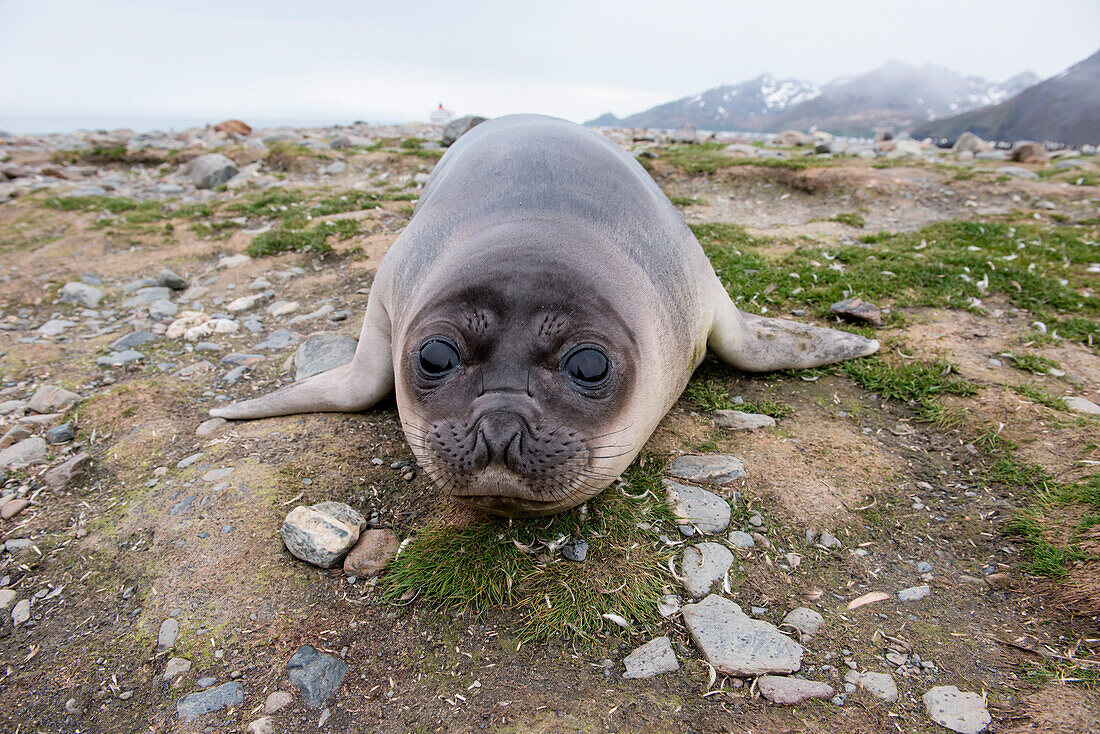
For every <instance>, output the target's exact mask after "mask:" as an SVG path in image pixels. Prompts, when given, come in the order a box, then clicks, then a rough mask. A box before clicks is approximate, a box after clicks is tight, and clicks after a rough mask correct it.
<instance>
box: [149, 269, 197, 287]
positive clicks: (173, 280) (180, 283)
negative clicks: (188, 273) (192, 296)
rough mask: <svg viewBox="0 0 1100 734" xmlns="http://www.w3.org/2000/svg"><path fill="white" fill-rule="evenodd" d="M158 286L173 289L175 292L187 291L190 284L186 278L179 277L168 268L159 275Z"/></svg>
mask: <svg viewBox="0 0 1100 734" xmlns="http://www.w3.org/2000/svg"><path fill="white" fill-rule="evenodd" d="M157 285H159V286H163V287H164V288H171V289H172V290H174V291H184V290H187V287H188V286H189V285H190V283H188V282H187V278H184V277H183V276H182V275H177V274H176V273H174V272H172V271H171V270H169V269H168V268H165V269H164V270H162V271H160V273H158V274H157Z"/></svg>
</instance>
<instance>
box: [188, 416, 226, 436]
mask: <svg viewBox="0 0 1100 734" xmlns="http://www.w3.org/2000/svg"><path fill="white" fill-rule="evenodd" d="M227 422H228V421H226V420H225V418H210V419H208V420H204V421H203V422H202V423H200V424H199V427H198V428H196V429H195V435H196V436H209V435H211V434H213V433H216V432H217V431H218V430H220V429H221V428H222V427H223V426H224V425H225V424H226V423H227Z"/></svg>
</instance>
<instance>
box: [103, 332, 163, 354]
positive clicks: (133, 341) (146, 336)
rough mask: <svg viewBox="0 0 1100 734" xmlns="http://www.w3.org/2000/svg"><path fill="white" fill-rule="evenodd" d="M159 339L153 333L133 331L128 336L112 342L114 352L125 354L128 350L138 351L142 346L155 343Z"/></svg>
mask: <svg viewBox="0 0 1100 734" xmlns="http://www.w3.org/2000/svg"><path fill="white" fill-rule="evenodd" d="M158 338H159V337H158V336H157V335H156V334H154V333H153V332H151V331H132V332H130V333H129V334H127V335H126V336H120V337H119V338H118V339H115V340H114V341H113V342H111V351H112V352H125V351H126V350H127V349H136V348H137V347H140V346H141V345H142V344H146V343H148V342H151V341H155V340H156V339H158Z"/></svg>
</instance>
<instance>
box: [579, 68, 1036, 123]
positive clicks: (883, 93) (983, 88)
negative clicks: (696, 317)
mask: <svg viewBox="0 0 1100 734" xmlns="http://www.w3.org/2000/svg"><path fill="white" fill-rule="evenodd" d="M1037 81H1038V77H1036V76H1035V75H1034V74H1030V73H1028V74H1020V75H1018V76H1015V77H1013V78H1012V79H1010V80H1008V81H1006V82H1004V83H1001V84H997V83H993V82H989V81H986V80H985V79H982V78H981V77H977V76H963V75H961V74H957V73H955V72H953V71H951V70H949V69H945V68H943V67H939V66H932V65H924V66H911V65H909V64H904V63H902V62H900V61H891V62H889V63H887V64H886V65H885V66H882V67H881V68H879V69H876V70H874V71H872V72H869V73H867V74H863V75H861V76H856V77H848V78H842V79H837V80H834V81H832V82H830V83H829V84H827V85H826V86H825V87H823V88H820V89H819V88H818V87H816V86H814V85H813V84H811V83H810V82H806V81H800V80H797V79H775V78H774V77H772V76H770V75H768V74H765V75H763V76H760V77H757V78H756V79H752V80H750V81H747V82H744V83H742V84H739V85H736V86H722V87H716V88H714V89H710V90H707V91H706V92H703V93H702V94H697V95H694V96H692V97H684V98H683V99H678V100H676V101H674V102H669V103H667V104H663V105H658V106H657V107H653V108H651V109H648V110H646V111H644V112H639V113H637V114H634V115H630V116H628V117H625V118H623V119H621V120H620V119H618V118H616V117H615V116H614V115H611V114H610V113H609V114H606V115H603V116H601V117H598V118H596V119H595V120H592V121H590V122H588V123H587V124H589V125H604V126H622V127H661V128H676V127H679V126H681V125H683V124H684V123H687V122H690V123H691V124H693V125H695V127H696V128H699V129H703V130H754V131H762V132H768V131H774V132H778V131H780V130H786V129H789V128H795V129H801V130H806V129H809V128H811V127H817V128H819V129H822V130H828V131H829V132H833V133H838V134H846V135H871V134H873V133H875V132H876V131H878V130H882V129H891V130H897V129H905V128H908V127H911V126H913V125H916V124H919V123H922V122H925V121H928V120H933V119H936V118H939V117H944V116H950V115H955V114H958V113H959V112H965V111H968V110H973V109H975V108H979V107H984V106H986V105H991V104H997V103H999V102H1002V101H1004V100H1006V99H1008V98H1009V97H1011V96H1013V95H1015V94H1018V93H1019V92H1020V91H1022V90H1023V89H1025V88H1026V87H1028V86H1030V85H1031V84H1034V83H1035V82H1037Z"/></svg>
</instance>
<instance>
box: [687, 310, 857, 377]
mask: <svg viewBox="0 0 1100 734" xmlns="http://www.w3.org/2000/svg"><path fill="white" fill-rule="evenodd" d="M720 295H721V296H724V298H721V297H717V299H718V301H719V302H718V304H717V306H716V308H715V316H714V324H713V326H712V327H711V330H710V335H709V337H708V338H707V346H708V347H709V348H710V350H711V351H712V352H714V353H715V354H716V355H717V356H718V357H719V358H720V359H721V360H722V361H723V362H727V363H729V364H731V365H733V366H734V367H737V368H739V369H742V370H746V371H748V372H767V371H769V370H782V369H804V368H807V367H819V366H820V365H823V364H831V363H833V362H843V361H844V360H846V359H853V358H855V357H866V356H867V355H868V354H874V353H875V352H877V351H878V346H879V345H878V342H877V341H876V340H874V339H866V338H864V337H862V336H860V335H859V334H851V333H849V332H847V331H838V330H836V329H823V328H821V327H819V326H810V325H809V324H800V323H798V322H797V321H787V320H786V319H773V318H768V317H766V316H755V315H753V314H750V313H745V312H744V311H742V310H740V309H739V308H737V307H736V306H734V305H733V302H732V301H731V300H730V298H729V296H728V295H727V294H726V293H725V290H723V291H722V293H721V294H720Z"/></svg>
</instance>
